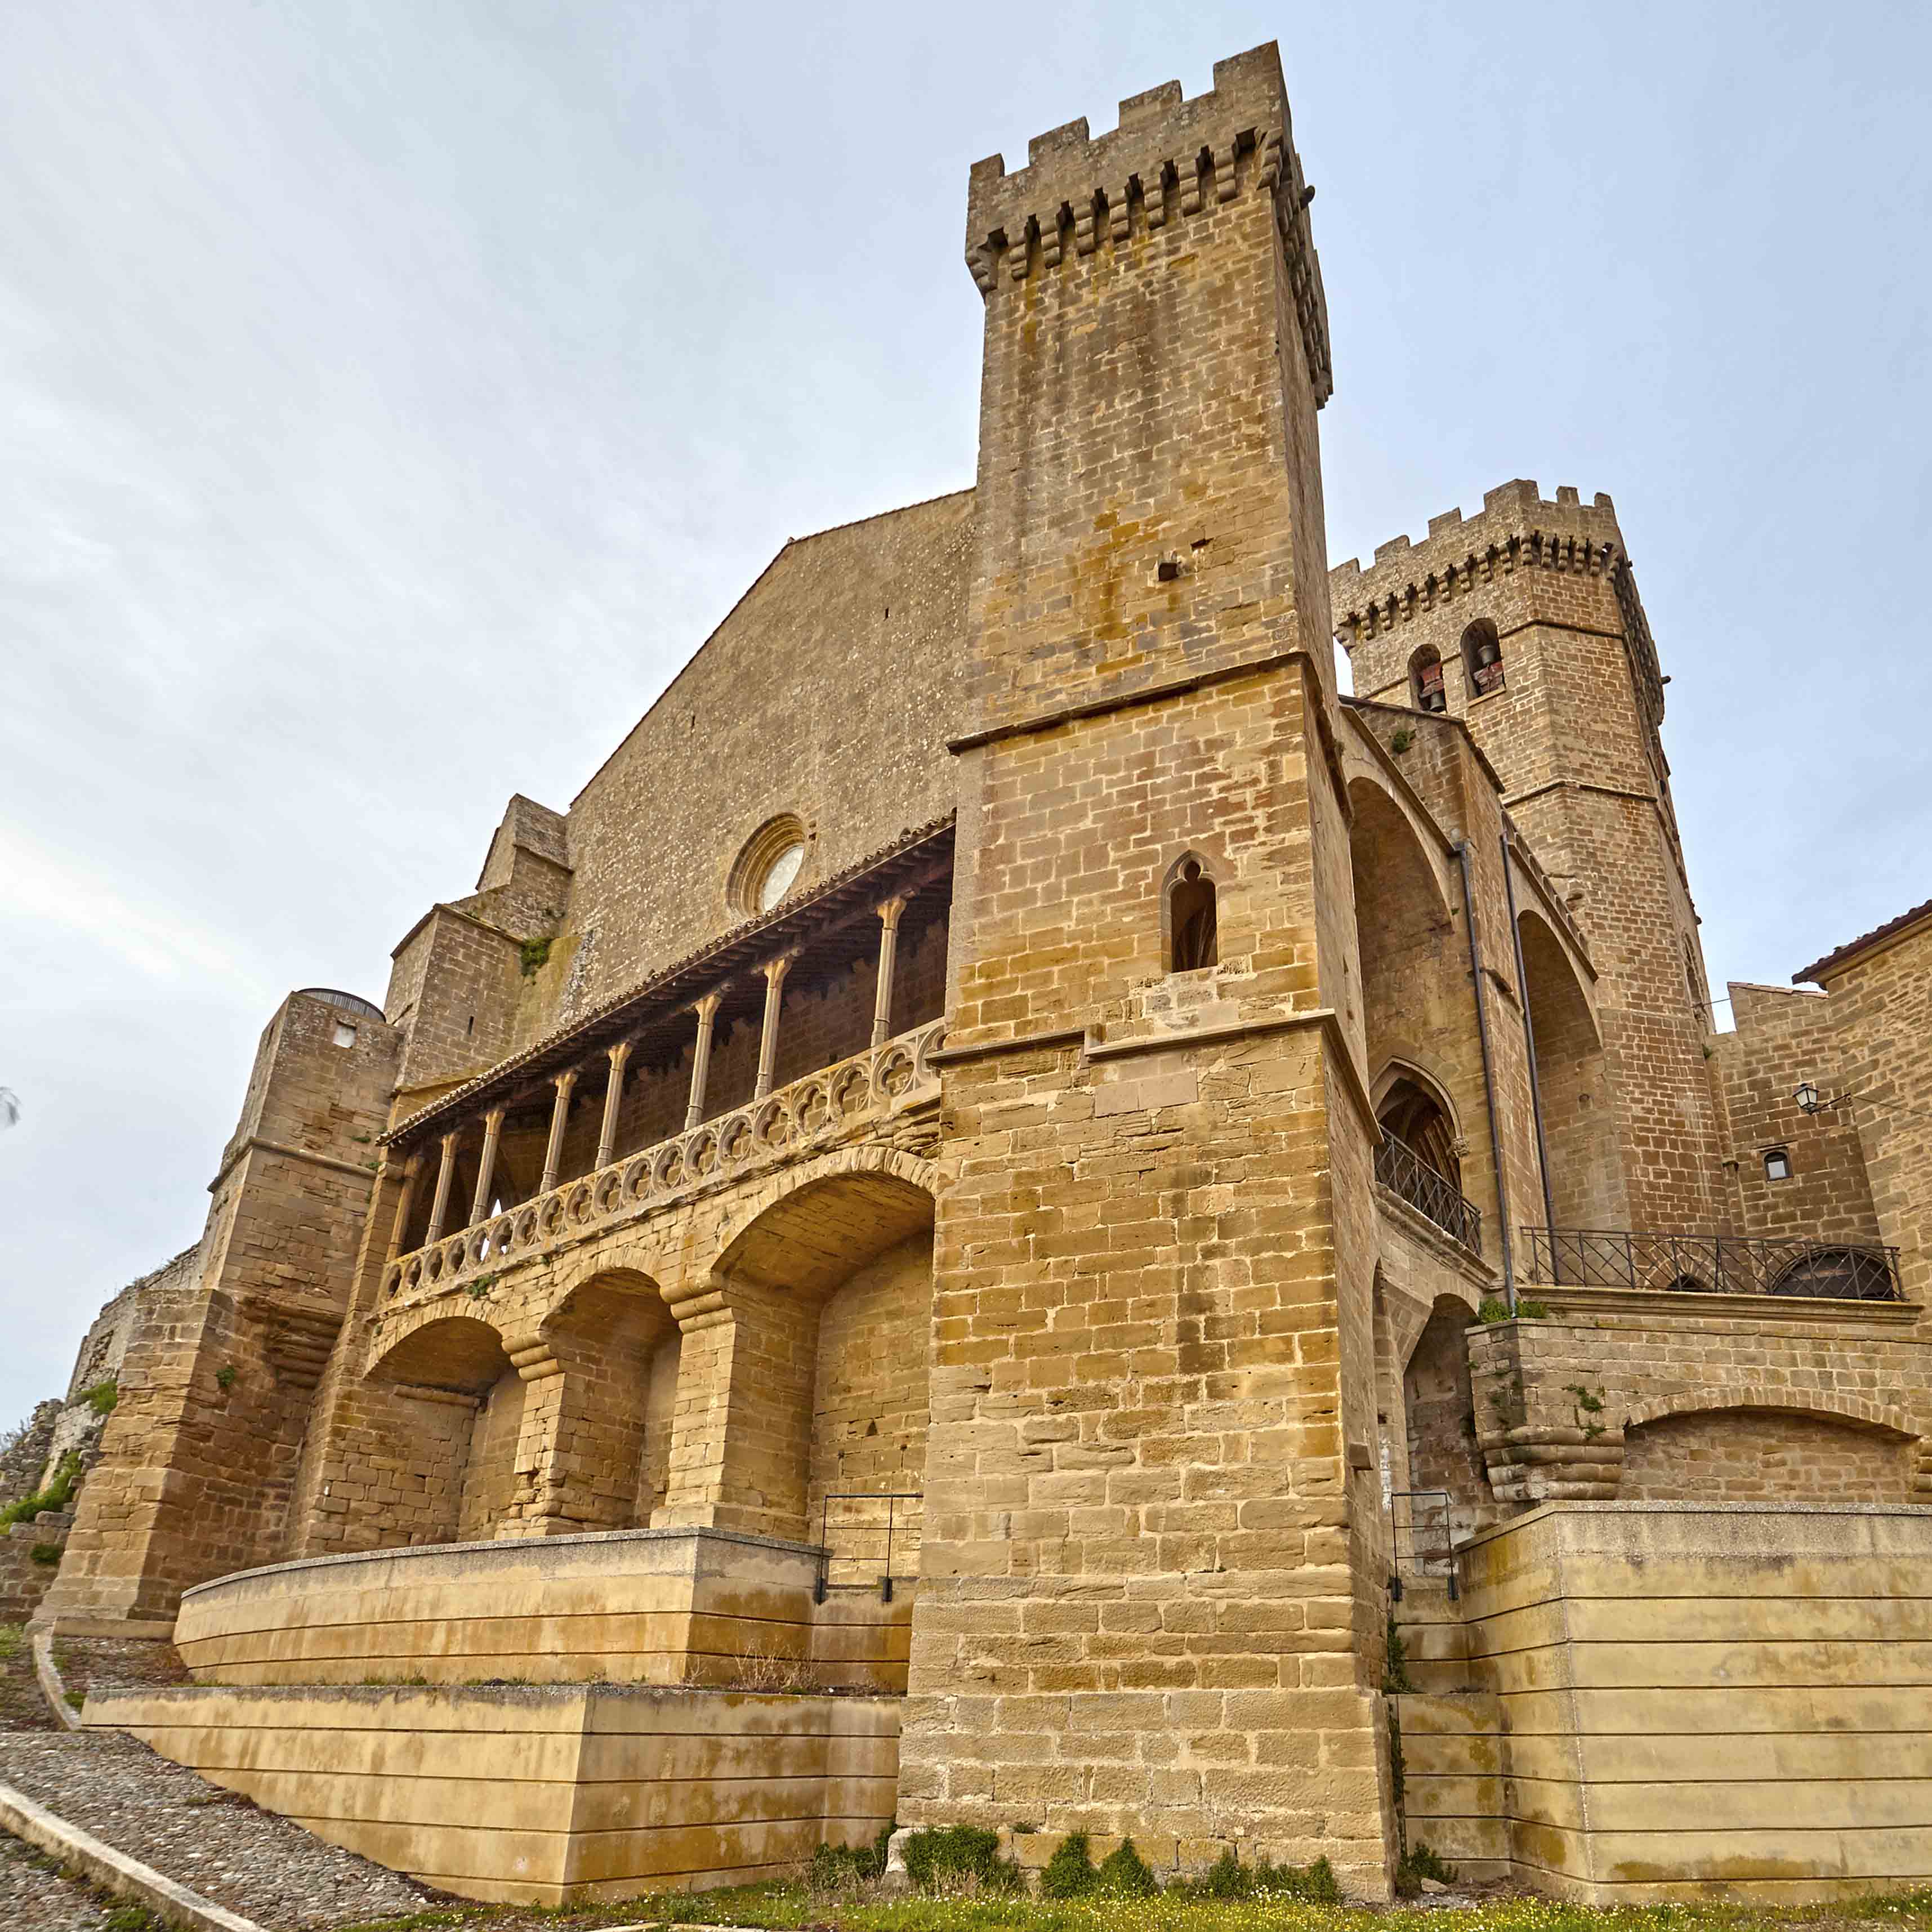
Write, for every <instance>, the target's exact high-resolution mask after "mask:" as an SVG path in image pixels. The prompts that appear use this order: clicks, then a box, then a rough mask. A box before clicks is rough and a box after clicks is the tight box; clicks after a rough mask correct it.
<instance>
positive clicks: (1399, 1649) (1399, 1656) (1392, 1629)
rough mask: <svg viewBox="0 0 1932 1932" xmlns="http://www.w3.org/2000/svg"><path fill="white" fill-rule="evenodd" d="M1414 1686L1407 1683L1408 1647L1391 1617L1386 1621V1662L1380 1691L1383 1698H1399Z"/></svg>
mask: <svg viewBox="0 0 1932 1932" xmlns="http://www.w3.org/2000/svg"><path fill="white" fill-rule="evenodd" d="M1414 1689H1415V1685H1413V1684H1412V1683H1411V1682H1409V1646H1407V1645H1406V1644H1405V1643H1403V1640H1402V1631H1401V1630H1400V1628H1399V1627H1398V1626H1397V1623H1396V1620H1395V1619H1394V1617H1393V1616H1391V1618H1390V1619H1389V1620H1388V1663H1387V1664H1385V1666H1384V1667H1383V1670H1382V1691H1383V1693H1384V1694H1385V1696H1388V1697H1400V1696H1401V1695H1402V1694H1403V1693H1404V1692H1405V1691H1413V1690H1414Z"/></svg>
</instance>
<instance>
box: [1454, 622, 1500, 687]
mask: <svg viewBox="0 0 1932 1932" xmlns="http://www.w3.org/2000/svg"><path fill="white" fill-rule="evenodd" d="M1463 668H1464V669H1465V670H1466V671H1467V672H1468V673H1469V690H1470V692H1471V694H1472V695H1473V696H1475V697H1487V696H1488V695H1489V694H1490V692H1491V691H1500V690H1502V688H1503V646H1502V639H1501V638H1500V637H1498V636H1497V635H1496V626H1495V625H1493V623H1491V622H1490V620H1489V619H1488V618H1487V617H1478V619H1476V621H1475V622H1474V623H1473V624H1472V625H1470V626H1469V628H1468V629H1467V630H1466V631H1464V632H1463Z"/></svg>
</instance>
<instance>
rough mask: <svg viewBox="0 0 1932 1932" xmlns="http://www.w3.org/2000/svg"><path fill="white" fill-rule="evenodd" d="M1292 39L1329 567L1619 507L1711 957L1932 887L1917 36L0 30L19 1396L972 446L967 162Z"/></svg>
mask: <svg viewBox="0 0 1932 1932" xmlns="http://www.w3.org/2000/svg"><path fill="white" fill-rule="evenodd" d="M1271 38H1273V39H1277V40H1279V41H1280V43H1281V46H1282V51H1283V59H1284V62H1285V64H1286V68H1287V71H1288V76H1289V86H1290V89H1291V92H1292V98H1293V101H1294V105H1295V135H1296V138H1297V140H1298V143H1299V145H1300V146H1301V151H1302V153H1303V155H1304V159H1305V160H1306V162H1307V167H1308V169H1309V172H1310V178H1311V179H1312V180H1313V181H1315V183H1316V184H1317V187H1318V188H1319V196H1318V198H1317V199H1316V204H1315V207H1314V211H1313V216H1314V220H1315V225H1316V239H1317V242H1318V244H1319V247H1320V248H1321V251H1322V262H1323V267H1324V272H1325V278H1326V281H1327V284H1328V298H1329V304H1330V310H1331V320H1332V324H1333V331H1334V349H1335V372H1336V394H1335V398H1334V401H1333V402H1332V403H1331V404H1330V406H1329V407H1328V410H1327V411H1326V412H1325V415H1324V417H1323V422H1322V431H1323V439H1324V446H1325V460H1326V466H1327V475H1328V507H1329V514H1330V519H1331V520H1330V528H1329V550H1330V553H1331V556H1334V557H1336V558H1340V557H1346V556H1351V555H1356V554H1360V555H1361V556H1364V558H1366V557H1367V555H1368V554H1369V553H1370V551H1371V550H1373V547H1374V546H1375V544H1376V543H1378V542H1379V541H1382V540H1383V539H1384V538H1387V537H1389V536H1391V535H1395V534H1397V533H1398V532H1405V531H1406V532H1409V533H1411V534H1412V535H1420V534H1421V532H1422V531H1423V529H1424V526H1425V525H1426V523H1427V519H1428V517H1430V515H1431V514H1433V513H1435V512H1437V511H1442V510H1445V509H1447V508H1449V507H1451V505H1461V506H1462V507H1463V508H1464V509H1465V510H1474V509H1475V508H1476V507H1477V506H1478V505H1479V504H1480V502H1481V495H1482V492H1483V491H1484V489H1485V488H1487V487H1490V486H1493V484H1496V483H1498V482H1500V481H1503V480H1505V478H1509V477H1512V476H1517V475H1527V476H1532V477H1535V478H1537V479H1538V481H1541V483H1542V484H1543V485H1544V488H1545V490H1546V492H1548V491H1551V490H1554V488H1555V487H1556V486H1557V485H1558V484H1575V485H1577V487H1579V488H1580V489H1581V490H1583V492H1584V493H1585V495H1586V497H1587V496H1589V495H1590V494H1591V493H1593V492H1594V491H1596V490H1608V491H1610V493H1611V494H1612V495H1613V496H1614V497H1615V498H1616V502H1617V505H1618V508H1619V514H1620V516H1621V517H1622V523H1623V528H1624V531H1625V535H1626V537H1627V538H1628V541H1629V543H1630V545H1631V550H1632V553H1633V554H1634V557H1635V559H1636V563H1637V573H1638V577H1639V580H1640V583H1641V584H1642V586H1643V593H1644V596H1645V599H1646V604H1647V605H1648V607H1649V613H1650V616H1651V619H1652V624H1653V625H1654V627H1655V631H1656V633H1657V636H1658V643H1659V646H1660V648H1661V652H1662V653H1663V655H1664V661H1665V668H1666V669H1667V670H1669V671H1670V672H1671V673H1673V679H1674V681H1673V684H1672V685H1671V688H1670V702H1671V712H1670V721H1669V723H1668V724H1667V727H1666V735H1667V744H1668V746H1669V749H1670V755H1671V758H1672V760H1673V765H1674V766H1675V770H1676V787H1677V797H1678V802H1679V811H1680V814H1681V817H1682V822H1683V826H1684V830H1685V837H1686V839H1687V841H1688V845H1689V849H1690V853H1691V863H1692V866H1693V877H1694V886H1695V887H1696V889H1697V896H1698V902H1699V905H1700V909H1701V910H1702V912H1703V915H1704V919H1705V922H1706V924H1705V938H1706V950H1707V953H1708V956H1709V961H1710V965H1711V968H1712V975H1713V977H1714V979H1717V980H1722V979H1724V978H1725V977H1733V978H1757V979H1767V980H1779V979H1782V978H1784V977H1787V976H1788V975H1789V974H1790V972H1791V971H1793V968H1796V967H1798V966H1800V965H1803V964H1804V963H1805V962H1806V961H1807V960H1808V959H1811V958H1812V957H1814V956H1815V955H1817V953H1820V952H1821V951H1823V950H1825V949H1826V948H1827V947H1830V946H1832V945H1833V944H1837V943H1838V942H1839V941H1842V940H1843V939H1845V938H1849V936H1851V935H1852V934H1854V933H1855V932H1859V931H1861V930H1862V929H1864V928H1866V927H1867V926H1871V925H1873V924H1874V923H1876V922H1878V921H1879V920H1880V919H1884V918H1886V917H1888V916H1890V915H1891V913H1894V912H1896V911H1897V910H1900V909H1901V908H1902V907H1904V906H1906V905H1907V904H1911V903H1912V902H1914V901H1917V900H1919V899H1921V898H1925V897H1926V896H1927V895H1928V893H1932V865H1927V863H1926V862H1924V859H1923V858H1922V856H1921V854H1922V853H1923V851H1924V848H1925V847H1926V845H1927V835H1928V831H1932V826H1928V822H1927V821H1928V817H1932V812H1928V807H1927V794H1926V787H1925V784H1924V772H1925V754H1924V749H1923V746H1922V742H1921V740H1922V736H1923V727H1921V724H1920V722H1919V714H1920V710H1921V706H1920V703H1919V701H1918V697H1919V685H1920V682H1921V678H1922V676H1923V672H1922V670H1921V658H1922V655H1923V651H1922V646H1921V643H1920V640H1919V632H1920V629H1921V603H1922V592H1921V584H1922V581H1923V580H1924V577H1925V575H1926V565H1927V555H1926V550H1927V544H1926V540H1925V537H1924V528H1925V522H1926V517H1927V508H1928V505H1927V455H1926V442H1927V425H1928V418H1932V410H1928V403H1929V402H1932V372H1928V356H1932V351H1928V346H1927V345H1928V332H1927V267H1926V260H1925V256H1926V242H1927V233H1928V214H1932V208H1928V201H1932V192H1929V191H1932V164H1928V160H1927V145H1926V143H1925V141H1924V134H1923V130H1924V126H1925V124H1926V122H1927V115H1928V102H1927V83H1926V79H1925V75H1926V71H1927V57H1928V55H1932V13H1928V11H1927V10H1926V9H1925V8H1924V7H1922V6H1921V5H1906V4H1898V5H1882V4H1864V5H1860V4H1855V0H1854V3H1853V4H1841V5H1837V6H1835V7H1829V8H1826V7H1816V6H1813V5H1796V4H1790V0H1781V4H1775V5H1763V4H1759V5H1742V4H1723V5H1701V6H1700V5H1688V4H1685V0H1677V4H1671V5H1661V4H1651V0H1644V4H1636V5H1632V4H1628V0H1627V4H1625V5H1621V6H1619V7H1616V8H1615V9H1613V10H1609V11H1607V12H1605V11H1602V10H1599V11H1598V12H1595V13H1589V12H1583V11H1579V10H1575V9H1564V8H1553V7H1532V6H1526V5H1511V4H1507V0H1505V4H1502V5H1496V6H1492V7H1485V8H1482V9H1480V10H1478V9H1473V8H1469V7H1449V6H1445V5H1370V4H1355V5H1346V6H1335V5H1330V6H1325V7H1307V6H1301V5H1275V6H1237V5H1214V4H1212V0H1197V4H1196V5H1192V6H1190V7H1186V8H1175V7H1152V6H1139V7H1136V6H1133V5H1120V4H1116V5H1110V6H1108V7H1104V8H1103V7H1099V6H1068V7H1052V6H1050V5H1049V6H1046V7H1042V6H1040V5H1024V6H1022V5H1009V4H1004V0H992V4H988V0H978V4H976V5H973V6H971V7H956V8H950V9H947V10H944V11H941V10H935V9H917V10H914V9H904V8H893V7H865V6H840V5H835V4H833V5H818V6H814V7H811V8H799V7H754V6H742V7H735V8H717V7H712V6H698V5H652V6H643V5H630V4H624V3H623V0H601V3H600V4H592V0H581V3H580V4H573V5H560V4H541V0H409V4H408V5H398V4H396V0H322V4H313V0H312V4H310V5H293V4H290V0H195V4H193V5H181V4H179V0H175V4H162V0H89V4H88V5H85V6H72V5H69V6H46V5H31V4H28V0H14V4H13V5H10V6H8V7H5V9H4V10H0V448H4V450H5V460H4V461H0V638H4V640H5V645H4V648H5V659H4V661H5V666H6V670H7V676H6V682H5V703H4V705H0V946H4V956H5V962H6V966H7V971H6V972H5V976H4V978H0V1085H10V1086H12V1087H13V1088H15V1089H17V1091H18V1092H19V1094H20V1097H21V1100H22V1103H23V1107H24V1109H25V1112H24V1114H23V1118H22V1119H21V1121H20V1124H19V1125H18V1126H17V1127H15V1128H13V1130H11V1131H10V1132H8V1133H0V1212H4V1214H5V1223H6V1227H7V1241H6V1244H5V1254H6V1262H5V1265H4V1268H3V1269H0V1293H4V1295H5V1306H6V1318H7V1332H8V1334H9V1336H10V1342H11V1346H10V1348H9V1349H8V1350H7V1353H6V1357H5V1360H4V1361H0V1421H5V1420H7V1419H10V1418H11V1417H12V1416H13V1415H16V1414H17V1413H19V1412H22V1411H23V1410H24V1409H26V1407H27V1406H28V1404H29V1403H31V1401H33V1400H34V1399H35V1398H37V1397H39V1396H40V1395H42V1394H46V1393H49V1392H51V1391H55V1390H56V1389H57V1388H58V1386H59V1385H61V1384H62V1382H64V1380H65V1376H66V1373H67V1370H68V1363H69V1361H70V1359H71V1354H72V1351H73V1349H74V1344H75V1343H76V1341H77V1339H78V1337H79V1335H80V1333H81V1331H82V1330H83V1328H84V1327H85V1325H86V1322H87V1321H88V1319H89V1317H90V1316H91V1315H92V1311H93V1310H94V1309H95V1307H96V1306H97V1304H98V1303H99V1302H100V1301H101V1300H102V1299H103V1298H104V1297H105V1296H107V1295H108V1294H110V1293H111V1292H113V1291H114V1290H115V1289H117V1288H118V1287H119V1286H121V1284H122V1283H124V1282H125V1281H126V1280H128V1279H129V1278H130V1277H132V1276H133V1275H134V1274H137V1273H139V1272H142V1271H145V1269H146V1268H149V1267H151V1266H153V1265H155V1264H156V1263H157V1262H160V1261H161V1260H162V1259H165V1258H166V1256H168V1255H169V1254H171V1253H173V1252H174V1251H175V1249H177V1248H178V1247H181V1246H183V1245H184V1244H186V1243H187V1242H188V1241H190V1240H192V1239H193V1238H194V1237H195V1235H196V1233H197V1232H199V1226H200V1223H201V1219H202V1213H203V1211H204V1209H205V1205H206V1196H205V1193H204V1190H205V1185H206V1183H207V1182H208V1179H209V1178H210V1177H211V1175H212V1173H213V1172H214V1164H215V1160H216V1158H217V1154H218V1153H219V1151H220V1146H221V1144H222V1142H223V1139H225V1137H226V1135H227V1133H228V1132H229V1129H230V1127H232V1125H233V1121H234V1118H235V1115H236V1110H237V1108H238V1107H239V1103H240V1100H241V1096H242V1088H243V1085H244V1082H245V1076H246V1073H247V1068H248V1061H249V1058H250V1056H251V1053H252V1051H253V1048H254V1040H255V1037H256V1036H257V1034H258V1032H259V1031H260V1028H261V1027H262V1026H263V1024H264V1023H265V1022H266V1020H267V1019H268V1017H269V1014H270V1013H271V1012H272V1010H273V1008H274V1007H275V1004H276V1002H277V1001H278V999H279V998H281V995H282V994H283V993H284V992H285V991H287V989H289V988H290V987H292V986H302V985H314V984H323V985H335V986H344V987H347V988H350V989H353V990H356V991H359V992H364V993H365V994H368V995H371V997H374V998H379V999H380V998H381V996H382V994H383V988H384V984H385V981H386V972H387V965H388V953H389V947H391V946H392V944H394V943H395V941H396V940H397V939H398V938H399V937H400V936H401V935H402V934H403V933H404V932H405V931H406V930H407V929H408V928H409V926H410V925H411V923H412V922H413V921H414V920H415V919H416V918H417V917H418V916H419V914H420V913H422V911H423V910H424V909H425V907H427V906H428V904H429V903H430V901H431V900H432V899H434V898H439V897H447V896H449V895H454V894H456V893H459V892H462V891H464V890H466V889H468V887H469V885H470V883H471V882H472V880H473V879H474V877H475V872H476V869H477V867H478V864H479V862H480V861H481V856H482V853H483V850H484V845H485V843H486V841H487V838H488V835H489V832H490V829H491V827H492V826H493V825H494V824H495V823H496V818H497V817H498V814H499V811H500V810H501V808H502V803H503V801H504V799H505V797H506V796H507V795H508V793H510V792H511V790H523V791H526V792H528V793H531V794H532V795H533V796H535V797H538V798H540V799H544V800H545V801H546V802H549V803H550V804H552V805H558V806H562V805H565V804H566V803H567V802H568V800H569V799H570V797H571V795H572V793H574V791H575V790H577V787H578V785H579V784H580V783H581V782H582V781H583V778H585V777H586V776H587V775H588V774H589V772H591V771H592V769H594V768H595V766H596V765H597V763H598V761H599V760H601V757H603V756H604V753H605V752H606V751H607V750H608V749H609V748H610V745H612V744H613V743H614V742H615V741H616V739H618V738H619V736H621V735H622V733H623V731H624V730H625V727H627V726H628V724H629V723H630V722H631V721H632V719H634V718H635V717H636V716H637V714H638V713H640V712H641V711H642V710H643V709H644V707H645V706H646V705H647V704H648V703H649V701H650V700H651V699H652V697H653V696H654V695H655V694H656V692H657V691H658V689H659V688H661V686H662V685H663V684H664V682H665V681H666V679H667V678H668V677H669V676H670V674H671V673H673V671H674V670H676V667H677V666H678V665H679V664H680V663H681V662H682V661H683V660H684V659H685V657H687V656H688V655H689V653H690V652H691V650H692V649H694V648H695V647H696V646H697V644H698V643H700V641H701V640H703V637H704V635H705V634H706V631H708V630H709V628H710V627H711V625H712V624H713V623H714V622H715V621H716V620H717V619H718V617H719V616H721V614H722V613H724V611H725V610H727V608H728V607H730V604H731V603H732V601H733V600H734V598H736V596H737V595H738V593H739V591H740V590H741V589H742V588H743V587H744V586H745V583H746V582H747V581H748V580H749V579H750V578H751V577H752V576H753V575H754V574H755V573H756V572H757V570H758V569H759V568H760V567H761V565H763V563H764V562H765V561H766V559H767V558H768V557H769V555H770V554H771V553H772V551H773V550H775V549H776V548H777V547H778V545H779V544H781V543H782V542H783V541H784V539H785V538H786V537H787V536H788V535H802V534H803V533H805V532H807V531H809V530H811V529H817V528H820V527H823V526H826V525H828V524H832V523H840V522H843V521H844V520H847V519H849V518H851V517H858V516H862V515H865V514H868V513H870V512H871V511H877V510H880V509H883V508H888V507H889V506H891V505H894V504H896V503H901V502H908V501H910V500H913V499H916V498H919V497H922V496H931V495H933V494H935V493H938V492H939V491H941V490H950V489H953V488H956V487H959V486H960V485H962V484H965V483H968V482H969V481H971V478H972V474H973V463H974V425H975V412H976V407H977V383H978V346H977V331H978V326H979V314H980V298H979V296H978V295H977V292H976V291H975V290H974V287H973V284H972V282H971V279H970V278H969V277H968V274H967V272H966V270H965V267H964V266H962V262H961V259H960V257H961V248H962V233H963V225H964V214H965V182H966V170H967V167H968V163H970V162H971V161H972V160H974V159H976V158H977V157H979V156H980V155H982V154H989V153H991V152H992V151H994V150H995V149H1003V150H1004V152H1005V153H1006V154H1007V157H1008V159H1009V161H1010V163H1013V164H1014V165H1019V163H1020V162H1021V161H1022V160H1023V159H1024V156H1025V147H1026V142H1027V139H1028V136H1030V135H1031V134H1034V133H1040V132H1041V131H1043V130H1045V129H1046V128H1048V127H1052V126H1054V125H1056V124H1058V123H1060V122H1061V121H1067V120H1070V119H1071V118H1073V117H1074V116H1075V115H1079V114H1083V113H1084V114H1085V115H1087V116H1088V118H1089V120H1090V121H1091V123H1092V124H1093V125H1094V127H1095V128H1096V130H1099V129H1101V128H1103V127H1108V126H1111V125H1112V122H1113V120H1114V110H1115V102H1116V101H1118V99H1119V98H1121V96H1122V95H1127V94H1130V93H1135V92H1139V91H1140V90H1142V89H1145V88H1147V87H1149V86H1154V84H1156V83H1158V82H1160V81H1163V80H1169V79H1171V78H1172V79H1178V80H1180V81H1181V83H1183V85H1184V87H1185V88H1186V89H1187V92H1189V93H1190V94H1193V93H1196V92H1199V91H1200V90H1202V89H1204V88H1205V87H1206V86H1208V84H1209V80H1210V75H1211V68H1212V66H1213V63H1214V60H1215V58H1217V56H1219V55H1226V54H1229V53H1232V52H1238V51H1239V50H1241V49H1244V48H1246V47H1248V46H1253V45H1254V44H1255V43H1257V42H1259V41H1262V40H1268V39H1271Z"/></svg>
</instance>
